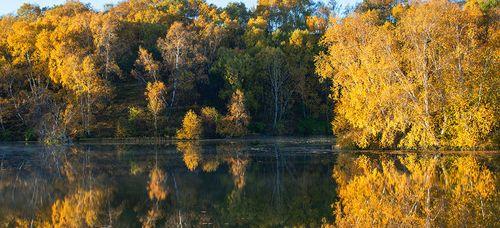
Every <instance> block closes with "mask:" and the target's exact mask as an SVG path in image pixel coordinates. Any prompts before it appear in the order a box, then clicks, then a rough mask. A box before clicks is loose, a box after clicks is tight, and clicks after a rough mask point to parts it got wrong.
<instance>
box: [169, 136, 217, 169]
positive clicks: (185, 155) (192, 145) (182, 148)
mask: <svg viewBox="0 0 500 228" xmlns="http://www.w3.org/2000/svg"><path fill="white" fill-rule="evenodd" d="M177 150H178V151H179V152H181V153H182V159H183V161H184V164H185V165H186V167H187V168H188V169H189V170H190V171H194V170H195V169H196V168H197V167H198V165H199V164H200V161H201V146H200V144H199V143H198V142H177ZM214 165H215V164H214ZM217 165H218V164H217ZM204 168H208V167H204ZM209 170H210V168H209Z"/></svg>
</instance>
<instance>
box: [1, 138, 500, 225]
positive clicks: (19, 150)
mask: <svg viewBox="0 0 500 228" xmlns="http://www.w3.org/2000/svg"><path fill="white" fill-rule="evenodd" d="M334 144H335V143H334V141H333V140H331V139H327V138H311V139H291V138H287V139H261V140H232V141H201V142H169V143H163V144H161V145H152V144H146V143H142V144H134V143H119V142H99V143H82V144H77V145H73V146H69V147H43V146H41V145H37V144H1V145H0V162H1V163H0V226H5V227H9V226H10V227H18V226H28V227H29V226H36V227H39V226H49V227H50V226H61V227H68V226H74V227H103V226H114V227H156V226H158V227H175V226H179V227H181V226H182V227H199V226H207V227H214V226H215V227H221V226H223V227H226V226H231V227H233V226H244V227H248V226H259V227H261V226H264V227H282V226H288V227H290V226H306V227H318V226H321V225H329V224H330V225H336V226H345V227H352V226H361V227H363V226H422V225H429V226H455V225H457V226H484V227H495V226H496V227H499V225H500V222H499V219H498V217H499V216H498V215H499V208H500V204H499V197H498V196H499V194H498V186H499V179H498V164H499V158H500V156H498V153H496V152H481V153H458V154H457V153H435V152H434V153H429V152H427V153H425V154H423V153H404V152H397V153H390V154H387V153H382V152H359V151H339V150H335V149H334V148H335V147H334Z"/></svg>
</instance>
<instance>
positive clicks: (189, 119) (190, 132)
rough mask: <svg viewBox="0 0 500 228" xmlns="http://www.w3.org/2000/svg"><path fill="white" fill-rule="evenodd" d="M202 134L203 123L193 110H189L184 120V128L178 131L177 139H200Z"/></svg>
mask: <svg viewBox="0 0 500 228" xmlns="http://www.w3.org/2000/svg"><path fill="white" fill-rule="evenodd" d="M201 134H202V121H201V118H200V117H198V115H196V113H195V112H193V110H189V111H188V112H187V113H186V115H185V116H184V119H183V120H182V128H181V129H179V130H177V135H176V137H177V139H199V138H200V136H201Z"/></svg>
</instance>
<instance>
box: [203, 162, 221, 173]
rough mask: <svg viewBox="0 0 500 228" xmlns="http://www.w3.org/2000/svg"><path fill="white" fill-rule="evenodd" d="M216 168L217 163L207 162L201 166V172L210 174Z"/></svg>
mask: <svg viewBox="0 0 500 228" xmlns="http://www.w3.org/2000/svg"><path fill="white" fill-rule="evenodd" d="M218 167H219V161H217V160H208V161H206V162H205V163H204V164H203V167H202V169H203V171H205V172H208V173H210V172H213V171H215V170H217V168H218Z"/></svg>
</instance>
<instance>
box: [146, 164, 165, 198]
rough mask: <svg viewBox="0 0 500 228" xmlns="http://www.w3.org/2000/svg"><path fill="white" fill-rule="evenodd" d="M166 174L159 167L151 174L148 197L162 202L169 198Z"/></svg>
mask: <svg viewBox="0 0 500 228" xmlns="http://www.w3.org/2000/svg"><path fill="white" fill-rule="evenodd" d="M165 179H166V177H165V172H163V170H161V169H160V168H158V167H155V168H153V170H151V173H150V174H149V183H148V196H149V199H151V200H154V199H156V200H157V201H161V200H164V199H166V198H167V189H166V188H165Z"/></svg>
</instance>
